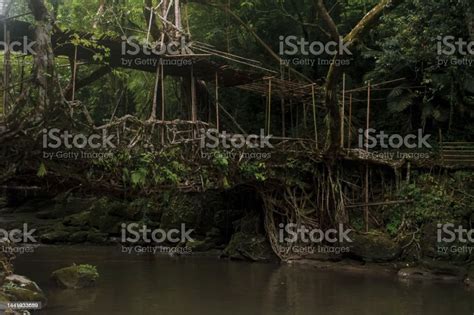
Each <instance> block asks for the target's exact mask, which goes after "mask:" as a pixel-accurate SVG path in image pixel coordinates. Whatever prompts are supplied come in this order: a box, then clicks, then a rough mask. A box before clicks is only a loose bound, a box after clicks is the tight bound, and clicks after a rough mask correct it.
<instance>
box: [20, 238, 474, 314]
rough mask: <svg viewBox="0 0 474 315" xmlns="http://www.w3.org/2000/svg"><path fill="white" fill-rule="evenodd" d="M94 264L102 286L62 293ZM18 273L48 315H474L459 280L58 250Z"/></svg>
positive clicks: (44, 251)
mask: <svg viewBox="0 0 474 315" xmlns="http://www.w3.org/2000/svg"><path fill="white" fill-rule="evenodd" d="M73 263H76V264H81V263H87V264H93V265H96V266H97V267H98V270H99V273H100V275H101V277H100V280H99V281H98V283H97V287H95V288H89V289H82V290H58V289H55V288H54V286H53V285H52V284H51V282H50V280H49V276H50V274H51V272H52V271H54V270H56V269H59V268H61V267H66V266H69V265H72V264H73ZM15 266H16V273H18V274H22V275H26V276H28V277H30V278H31V279H33V280H35V281H37V283H38V284H39V285H40V286H41V287H42V288H43V289H44V290H45V291H46V293H47V296H48V300H49V301H48V307H47V308H46V309H45V310H43V311H41V312H38V314H48V315H79V314H80V315H109V314H113V315H142V314H143V315H190V314H199V315H273V314H275V315H306V314H308V315H309V314H311V315H315V314H321V315H326V314H328V315H347V314H354V315H382V314H385V315H410V314H413V315H415V314H416V315H420V314H426V315H435V314H436V315H443V314H446V315H473V314H474V290H469V289H468V288H466V287H464V286H463V285H462V284H459V283H455V284H454V283H434V282H419V281H414V282H406V281H400V280H398V279H397V278H396V276H389V275H387V276H380V275H377V276H375V275H373V274H370V273H369V274H367V273H364V274H361V273H356V274H354V273H347V272H334V271H327V270H319V269H316V268H314V267H310V266H304V265H286V264H282V265H279V264H259V263H246V262H233V261H227V260H219V259H216V258H214V257H196V256H187V257H169V256H152V257H150V256H136V255H128V254H123V253H121V251H120V249H119V248H115V247H87V246H57V247H55V246H53V247H40V248H36V250H35V252H34V253H33V254H25V255H20V256H19V257H17V260H16V263H15Z"/></svg>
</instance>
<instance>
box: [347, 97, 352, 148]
mask: <svg viewBox="0 0 474 315" xmlns="http://www.w3.org/2000/svg"><path fill="white" fill-rule="evenodd" d="M351 140H352V93H350V94H349V135H348V138H347V147H348V148H349V149H350V148H351Z"/></svg>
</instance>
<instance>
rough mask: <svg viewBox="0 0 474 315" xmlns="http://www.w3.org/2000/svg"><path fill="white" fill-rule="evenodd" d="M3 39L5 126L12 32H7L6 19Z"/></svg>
mask: <svg viewBox="0 0 474 315" xmlns="http://www.w3.org/2000/svg"><path fill="white" fill-rule="evenodd" d="M3 38H4V40H5V43H6V45H5V53H4V55H3V58H4V60H3V62H4V66H3V84H4V87H3V117H4V118H5V119H4V121H5V124H6V121H7V120H6V117H7V112H8V92H9V90H10V89H9V86H10V82H9V81H10V78H9V75H8V74H9V70H10V69H9V68H10V65H9V63H10V48H9V47H10V32H9V31H8V30H7V22H6V19H5V20H3Z"/></svg>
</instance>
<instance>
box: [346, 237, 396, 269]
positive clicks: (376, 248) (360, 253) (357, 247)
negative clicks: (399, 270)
mask: <svg viewBox="0 0 474 315" xmlns="http://www.w3.org/2000/svg"><path fill="white" fill-rule="evenodd" d="M349 237H350V239H351V240H352V243H350V245H349V248H350V254H351V255H353V256H355V257H358V258H361V259H362V260H364V261H368V262H384V261H392V260H394V259H396V258H397V257H398V256H399V255H400V252H401V248H400V245H399V244H397V243H396V242H394V241H392V240H391V239H390V237H389V236H387V235H385V234H382V233H378V232H371V233H355V232H354V233H351V234H350V236H349Z"/></svg>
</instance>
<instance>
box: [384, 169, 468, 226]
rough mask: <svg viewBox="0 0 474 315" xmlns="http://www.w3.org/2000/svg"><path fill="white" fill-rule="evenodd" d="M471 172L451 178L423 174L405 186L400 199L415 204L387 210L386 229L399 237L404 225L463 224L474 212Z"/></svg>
mask: <svg viewBox="0 0 474 315" xmlns="http://www.w3.org/2000/svg"><path fill="white" fill-rule="evenodd" d="M472 175H473V174H472V173H471V172H461V171H460V172H456V173H454V174H453V175H452V176H449V177H448V178H444V177H440V176H433V175H430V174H422V175H418V176H416V177H415V179H414V181H413V182H412V183H409V184H406V183H405V184H403V185H402V187H401V189H400V192H399V196H398V197H399V198H400V199H402V200H403V199H406V200H413V203H409V204H398V205H395V206H387V207H385V210H386V211H385V212H386V217H387V220H386V229H387V231H388V232H389V233H390V234H392V235H395V234H396V233H397V231H398V229H399V228H400V225H401V224H402V222H403V221H405V224H407V225H409V226H412V227H413V226H415V227H416V226H418V227H421V226H422V225H424V224H429V223H433V224H437V223H443V224H444V223H449V222H463V221H466V220H470V216H471V214H472V213H473V212H474V206H473V202H474V194H473V192H474V179H473V176H472Z"/></svg>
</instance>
